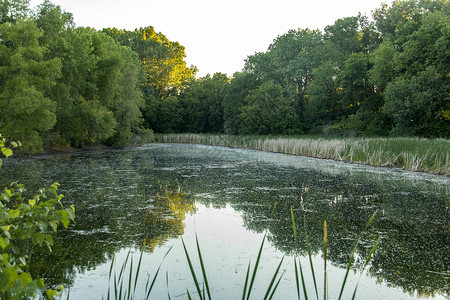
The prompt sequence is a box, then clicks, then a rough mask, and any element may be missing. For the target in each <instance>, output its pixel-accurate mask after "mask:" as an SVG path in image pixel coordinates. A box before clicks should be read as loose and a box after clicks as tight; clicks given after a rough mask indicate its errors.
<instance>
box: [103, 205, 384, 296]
mask: <svg viewBox="0 0 450 300" xmlns="http://www.w3.org/2000/svg"><path fill="white" fill-rule="evenodd" d="M275 207H276V204H275V205H274V210H275ZM374 218H375V213H374V214H373V215H372V216H371V218H370V219H369V221H368V223H367V225H366V227H365V228H364V230H363V231H362V232H361V233H360V235H359V237H358V238H357V240H356V241H355V245H354V247H353V250H352V252H351V253H350V256H349V262H348V265H347V269H346V273H345V276H344V278H343V282H342V285H341V289H340V291H339V297H338V299H341V298H342V295H343V291H344V288H345V287H346V285H347V278H348V275H349V272H350V270H351V269H352V266H353V262H354V258H355V254H356V251H357V248H358V245H359V243H360V241H361V238H362V234H363V233H364V232H365V231H367V229H368V228H369V226H370V224H371V223H372V221H373V219H374ZM291 219H292V229H293V234H294V241H295V244H296V246H297V249H298V245H299V239H298V234H297V226H296V223H295V218H294V212H293V208H292V207H291ZM305 222H306V220H305ZM323 226H324V229H323V230H324V238H323V258H324V270H323V274H324V276H323V278H324V280H323V298H322V299H324V300H326V299H328V294H329V290H328V284H327V247H328V235H327V222H326V221H324V225H323ZM304 236H305V243H306V246H307V257H308V259H309V267H310V273H311V278H312V281H313V282H312V284H313V285H314V291H315V297H316V299H320V296H319V288H318V281H317V279H316V272H315V269H314V264H313V259H312V257H313V255H312V251H311V246H310V243H309V239H308V233H307V232H306V229H305V232H304ZM265 240H266V234H265V235H264V237H263V240H262V242H261V245H260V247H259V251H258V255H257V257H256V261H255V263H254V265H253V266H252V262H251V260H250V261H249V263H248V267H247V272H246V275H245V277H244V280H243V290H242V300H249V299H250V298H251V295H252V291H253V290H254V288H253V287H254V285H255V282H256V278H257V274H258V266H259V262H260V260H261V257H262V251H263V247H264V243H265ZM181 242H182V245H183V249H184V254H185V257H186V260H187V264H188V268H189V271H190V274H191V277H192V280H193V282H194V287H195V290H196V295H197V296H198V298H199V299H201V300H207V299H209V300H211V299H213V295H212V293H211V287H210V283H209V281H208V277H207V267H206V265H205V264H204V260H203V256H202V252H201V249H200V243H199V241H198V236H197V234H196V235H195V244H196V254H197V256H198V260H199V263H200V270H201V275H200V276H199V275H198V274H197V273H196V271H195V269H196V268H195V266H194V264H193V263H192V259H191V256H190V254H189V251H188V249H187V247H186V244H185V242H184V240H183V238H181ZM379 242H380V237H379V238H378V239H377V241H376V242H375V244H374V245H373V247H372V249H371V251H370V253H369V255H368V256H367V258H366V260H365V263H364V265H363V267H362V269H361V270H360V277H359V279H358V281H357V283H356V286H355V288H354V291H353V294H352V299H355V297H356V293H357V289H358V285H359V281H360V280H361V277H362V275H363V273H364V270H365V269H366V267H367V266H368V264H369V262H370V260H371V259H372V256H373V254H374V253H375V250H376V248H377V246H378V244H379ZM171 249H172V247H171V248H170V249H169V250H168V251H167V252H166V254H165V256H164V258H163V260H162V261H161V263H160V265H159V267H158V269H157V271H156V272H155V274H154V275H153V277H151V276H150V275H149V276H148V278H147V284H146V287H145V293H144V294H145V295H146V297H145V299H149V297H150V293H151V291H152V289H153V287H154V283H155V281H156V278H157V276H158V274H159V271H160V268H161V265H162V263H163V261H164V259H165V258H166V256H167V255H168V253H169V252H170V250H171ZM143 251H144V250H142V251H141V254H140V258H139V263H138V265H137V268H136V271H134V272H135V273H134V274H133V260H132V258H131V259H129V256H130V252H129V253H128V255H127V257H126V259H125V261H124V263H123V264H122V267H121V268H120V272H119V275H118V276H117V275H116V272H114V276H112V274H113V273H112V270H113V266H114V264H115V261H114V259H113V261H112V262H111V267H110V272H109V281H110V286H109V289H108V296H107V299H108V300H109V299H111V297H112V298H113V299H134V295H135V291H136V285H137V280H138V278H139V271H140V266H141V261H142V255H143ZM129 261H130V266H129V271H128V272H129V274H128V276H125V272H124V271H125V269H127V267H128V262H129ZM283 261H284V257H283V258H282V259H281V260H280V262H279V263H278V266H277V268H276V269H275V271H274V273H273V276H272V278H271V280H270V282H269V283H268V284H266V285H265V286H267V290H266V292H265V294H264V298H263V299H272V298H273V297H274V295H275V292H276V291H277V289H278V287H279V285H280V282H281V279H282V278H283V275H284V272H283V273H281V274H280V269H281V266H282V264H283ZM294 269H295V280H296V285H297V296H298V299H299V300H300V299H302V295H303V297H304V298H305V299H308V298H309V295H308V292H307V286H308V284H307V283H306V279H305V274H304V267H303V266H302V264H301V261H300V258H299V255H298V253H296V254H295V255H294ZM112 278H113V281H112V282H111V279H112ZM126 278H128V279H126ZM166 278H168V274H166ZM166 281H168V279H166ZM167 288H168V298H169V299H170V298H171V297H170V293H169V287H167ZM111 289H112V291H111ZM186 295H187V298H188V299H192V297H193V294H191V291H189V289H188V288H187V289H186Z"/></svg>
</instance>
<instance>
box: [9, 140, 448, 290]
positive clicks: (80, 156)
mask: <svg viewBox="0 0 450 300" xmlns="http://www.w3.org/2000/svg"><path fill="white" fill-rule="evenodd" d="M13 180H15V181H17V180H18V181H20V182H22V183H24V184H25V186H27V187H28V189H29V190H30V191H33V190H35V189H37V188H39V187H41V186H42V185H48V184H51V183H53V182H54V181H58V182H59V183H60V184H61V187H60V192H61V193H63V194H64V195H65V198H64V204H65V205H69V204H74V205H75V207H76V224H73V225H71V226H70V227H69V229H67V230H60V231H59V232H58V236H57V237H56V238H55V247H54V249H53V254H52V255H48V253H46V252H45V251H44V250H42V251H36V253H34V254H33V261H34V263H33V264H32V266H31V267H32V272H33V273H34V274H35V275H36V276H42V274H45V272H46V271H48V270H49V269H50V270H51V272H47V273H46V275H45V277H46V282H47V283H48V284H52V285H58V284H61V283H62V284H64V285H65V286H66V290H65V291H66V292H67V291H68V290H69V288H70V299H101V298H102V297H104V298H106V295H107V291H108V286H109V278H108V276H109V271H110V267H111V260H112V258H113V257H115V260H116V266H117V268H116V270H117V273H119V271H120V270H119V269H120V268H119V267H120V266H121V264H122V262H123V261H124V260H125V258H126V257H127V255H128V254H129V253H130V256H131V257H133V261H134V264H135V265H136V264H137V261H138V259H139V255H140V249H141V248H142V246H143V245H144V243H145V252H144V254H143V260H142V265H141V275H140V276H141V277H140V278H141V280H140V281H139V282H138V287H137V291H136V295H137V298H143V297H144V289H145V283H146V278H147V274H150V275H153V274H154V273H155V272H156V271H157V269H158V267H160V273H159V276H158V278H157V280H156V283H155V288H154V289H153V290H152V293H151V298H152V299H168V298H169V295H170V297H171V298H172V299H187V292H186V290H187V289H188V290H189V292H190V293H191V295H195V294H196V289H195V287H194V284H193V280H192V276H191V274H190V270H189V267H188V263H187V259H186V255H185V252H184V249H183V246H182V242H181V238H182V239H183V240H184V242H185V244H186V247H187V250H188V251H189V254H190V257H191V259H192V261H193V264H194V266H195V268H196V272H197V275H198V276H199V277H201V275H200V274H201V269H200V263H199V261H198V255H197V249H196V243H195V236H196V235H197V237H198V240H199V244H200V247H201V251H202V255H203V260H204V263H205V265H206V272H207V275H208V281H209V285H210V287H211V294H212V297H213V298H215V299H237V298H241V297H242V291H243V286H244V281H245V276H246V272H247V268H248V265H249V262H250V263H251V264H252V266H253V265H254V263H255V261H256V256H257V254H258V250H259V247H260V246H261V243H262V241H263V239H264V236H265V235H266V241H265V243H264V247H263V250H262V258H261V261H260V264H259V267H258V272H257V275H256V278H255V279H256V282H255V286H254V290H253V291H252V299H262V298H263V296H264V294H265V292H266V290H267V287H268V286H269V283H270V281H271V278H272V276H273V274H274V272H275V270H276V268H277V266H278V264H279V263H280V261H281V259H282V258H283V257H284V261H283V264H282V265H281V270H280V273H279V275H278V276H280V275H281V274H283V277H282V279H281V281H280V284H279V287H278V290H277V291H276V293H275V295H274V299H296V297H297V292H296V281H295V270H294V263H293V257H294V256H295V255H299V256H300V262H301V265H302V269H303V272H304V274H305V281H306V284H307V285H308V294H309V296H310V297H313V298H315V290H314V284H313V281H312V276H311V269H310V261H309V258H308V256H307V246H306V243H305V239H304V234H305V232H307V234H308V238H309V242H310V245H311V251H312V262H313V265H314V268H315V275H316V280H317V283H318V292H319V295H323V286H324V284H323V282H324V271H323V270H324V259H323V258H324V254H323V238H324V233H323V223H324V220H326V221H327V229H328V251H327V285H328V291H329V292H328V295H329V298H330V299H337V296H338V295H339V291H340V287H341V285H342V281H343V279H344V275H345V269H346V267H347V264H348V261H349V254H350V253H351V251H352V248H353V245H354V244H355V241H356V240H357V239H358V237H359V236H361V242H360V245H359V248H358V252H357V256H356V262H355V265H354V267H353V268H352V271H351V272H350V275H349V279H348V281H347V284H346V289H345V291H344V297H343V298H344V299H347V298H350V297H351V295H352V293H353V291H354V288H355V286H356V284H357V282H358V280H359V286H358V292H357V298H359V299H416V298H418V297H420V298H433V299H446V298H447V297H448V295H449V281H450V272H449V261H450V251H449V249H450V246H449V245H450V243H449V242H450V238H449V237H450V233H449V211H448V206H449V203H448V199H449V198H450V197H449V196H450V190H449V187H450V184H449V183H450V179H449V178H447V177H442V176H432V175H427V174H422V173H412V172H405V171H402V170H398V169H386V168H374V167H368V166H362V165H354V164H346V163H340V162H333V161H328V160H318V159H311V158H305V157H296V156H288V155H282V154H273V153H263V152H258V151H249V150H241V149H229V148H222V147H210V146H200V145H178V144H151V145H148V146H144V147H139V148H131V149H125V150H114V151H100V152H87V153H75V154H60V155H43V156H37V157H22V158H15V159H8V160H5V162H4V166H3V167H2V169H1V170H0V181H1V183H2V184H3V185H5V184H7V183H8V182H10V181H13ZM275 203H277V204H276V208H275V210H274V211H273V207H274V204H275ZM291 207H292V208H293V211H294V216H295V220H296V224H297V227H298V228H297V230H298V232H299V235H301V239H300V242H299V244H298V245H296V243H295V242H294V238H293V230H292V221H291V212H290V209H291ZM272 211H273V213H272ZM374 212H376V217H375V219H374V221H373V223H372V224H371V227H370V228H369V230H368V231H366V232H364V233H363V234H362V235H361V233H362V232H363V230H364V227H365V225H366V223H367V222H368V220H369V219H370V217H371V216H372V214H373V213H374ZM378 237H381V242H380V244H379V246H378V248H377V250H376V253H375V255H374V257H373V259H372V261H371V262H370V264H369V266H368V267H367V268H366V269H365V271H364V272H363V273H361V269H362V267H363V265H364V263H365V259H366V257H367V255H368V254H369V252H370V250H371V247H372V246H373V245H374V243H375V241H376V240H377V238H378ZM69 247H70V250H69V252H68V255H67V257H66V259H65V260H64V261H63V262H62V264H61V267H60V268H58V269H57V270H52V267H51V266H55V265H57V263H58V262H59V260H60V258H61V257H62V256H63V254H64V253H65V251H66V249H68V248H69ZM171 247H172V249H171V251H170V252H169V254H168V255H167V257H166V258H165V259H164V255H165V254H166V253H167V251H168V250H169V249H170V248H171ZM38 274H40V275H38Z"/></svg>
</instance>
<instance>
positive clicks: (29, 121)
mask: <svg viewBox="0 0 450 300" xmlns="http://www.w3.org/2000/svg"><path fill="white" fill-rule="evenodd" d="M42 34H43V33H42V30H40V29H39V28H38V27H37V26H36V24H35V22H34V21H33V20H23V21H18V22H17V23H16V24H12V23H4V24H2V25H0V39H1V43H0V83H1V84H0V111H1V112H2V114H1V115H0V127H1V128H2V131H3V132H4V133H5V134H7V135H8V136H10V137H11V138H13V139H15V140H22V141H25V142H24V143H23V145H24V147H23V150H24V151H26V152H31V153H35V152H39V151H42V146H43V139H44V137H45V135H46V134H47V133H48V132H49V130H51V129H52V128H53V126H54V124H55V122H56V115H55V107H56V105H55V102H54V101H52V100H51V99H49V98H48V97H46V92H48V91H49V90H50V88H51V87H53V86H54V85H55V84H56V80H57V78H59V77H60V74H61V71H60V70H61V62H60V59H58V58H54V59H50V60H48V59H45V57H44V54H45V52H46V51H47V49H46V48H45V47H43V46H41V45H40V44H39V38H40V37H41V36H42Z"/></svg>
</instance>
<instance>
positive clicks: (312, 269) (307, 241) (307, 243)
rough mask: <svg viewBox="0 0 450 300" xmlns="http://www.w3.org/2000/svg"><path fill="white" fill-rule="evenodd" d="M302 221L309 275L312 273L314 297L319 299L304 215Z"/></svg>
mask: <svg viewBox="0 0 450 300" xmlns="http://www.w3.org/2000/svg"><path fill="white" fill-rule="evenodd" d="M303 222H304V228H305V240H306V247H307V249H308V257H309V265H310V267H311V275H312V278H313V283H314V289H315V291H316V298H317V300H318V299H319V292H318V289H317V281H316V274H315V272H314V264H313V261H312V254H311V245H310V244H309V240H308V233H307V232H306V217H305V218H304V219H303Z"/></svg>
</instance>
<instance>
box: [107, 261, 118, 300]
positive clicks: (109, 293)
mask: <svg viewBox="0 0 450 300" xmlns="http://www.w3.org/2000/svg"><path fill="white" fill-rule="evenodd" d="M115 258H116V257H115V256H113V258H112V260H111V266H110V267H109V276H108V282H111V275H112V270H113V266H114V259H115ZM110 298H111V285H110V284H109V285H108V296H107V300H109V299H110Z"/></svg>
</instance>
